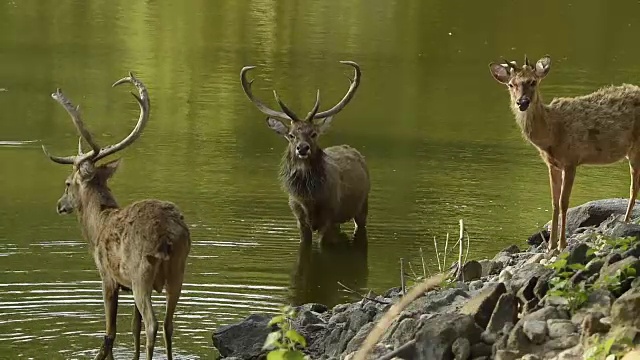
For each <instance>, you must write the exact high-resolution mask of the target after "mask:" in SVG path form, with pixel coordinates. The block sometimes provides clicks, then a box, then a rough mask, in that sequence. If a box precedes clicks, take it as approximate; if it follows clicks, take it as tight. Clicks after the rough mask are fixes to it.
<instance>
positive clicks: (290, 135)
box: [287, 133, 295, 140]
mask: <svg viewBox="0 0 640 360" xmlns="http://www.w3.org/2000/svg"><path fill="white" fill-rule="evenodd" d="M287 137H288V138H289V139H291V140H293V139H294V138H295V135H293V134H292V133H288V134H287Z"/></svg>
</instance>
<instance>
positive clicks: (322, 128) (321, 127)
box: [314, 116, 333, 134]
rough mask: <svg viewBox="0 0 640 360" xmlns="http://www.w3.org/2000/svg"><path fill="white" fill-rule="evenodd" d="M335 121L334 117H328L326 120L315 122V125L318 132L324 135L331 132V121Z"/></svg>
mask: <svg viewBox="0 0 640 360" xmlns="http://www.w3.org/2000/svg"><path fill="white" fill-rule="evenodd" d="M332 120H333V116H327V117H326V118H322V119H320V120H317V121H315V122H314V125H315V126H316V127H317V128H318V132H319V133H320V134H324V133H325V132H327V130H329V126H330V125H331V121H332Z"/></svg>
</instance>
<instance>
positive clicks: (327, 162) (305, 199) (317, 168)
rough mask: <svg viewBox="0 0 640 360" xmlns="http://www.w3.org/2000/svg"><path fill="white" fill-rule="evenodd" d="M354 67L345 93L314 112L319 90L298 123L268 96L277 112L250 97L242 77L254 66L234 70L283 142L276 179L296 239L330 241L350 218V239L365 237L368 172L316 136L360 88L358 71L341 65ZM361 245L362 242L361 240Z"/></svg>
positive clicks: (353, 156)
mask: <svg viewBox="0 0 640 360" xmlns="http://www.w3.org/2000/svg"><path fill="white" fill-rule="evenodd" d="M341 63H343V64H347V65H350V66H352V67H353V68H354V71H355V75H354V78H353V80H351V79H350V83H351V85H350V87H349V90H348V91H347V94H346V95H345V96H344V97H343V98H342V100H340V102H338V104H336V105H335V106H334V107H332V108H331V109H329V110H326V111H321V112H318V110H319V108H320V90H318V92H317V95H316V102H315V105H314V106H313V109H312V110H311V112H309V114H308V115H307V116H306V117H305V118H304V119H301V118H300V117H298V116H297V115H296V114H295V113H294V112H293V111H291V110H290V109H289V108H288V107H287V106H286V105H285V104H284V103H283V102H282V101H281V100H280V98H279V97H278V94H277V92H276V91H275V90H274V91H273V94H274V96H275V99H276V101H277V102H278V104H279V106H280V108H281V109H282V111H276V110H272V109H270V108H269V107H267V106H266V105H265V104H263V103H262V102H260V101H259V100H258V99H256V98H254V96H253V94H252V92H251V83H252V82H253V80H251V81H248V80H247V78H246V74H247V72H248V71H249V70H251V69H254V68H255V66H245V67H244V68H242V70H241V71H240V81H241V83H242V88H243V89H244V92H245V94H246V95H247V97H248V98H249V100H251V102H252V103H253V104H254V105H255V106H256V107H257V108H258V109H259V110H260V111H261V112H263V113H264V114H266V115H267V119H266V120H267V125H268V126H269V128H271V129H272V130H273V131H275V132H276V134H278V135H281V136H283V137H284V138H285V139H286V140H287V141H288V143H289V144H288V147H287V149H286V151H285V153H284V155H283V158H282V163H281V166H280V180H281V183H282V186H283V188H284V190H285V191H286V192H287V193H288V194H289V206H290V208H291V211H292V212H293V214H294V215H295V217H296V219H297V221H298V229H299V230H300V241H301V242H307V243H308V242H310V241H311V240H312V232H313V231H318V232H319V233H320V242H321V243H327V242H335V241H337V239H338V238H339V236H338V235H339V231H340V224H341V223H344V222H347V221H349V220H351V219H353V220H354V222H355V225H356V229H355V232H354V241H355V240H360V239H366V236H362V234H364V231H365V230H366V228H365V227H366V223H367V212H368V199H369V189H370V181H369V170H368V168H367V164H366V162H365V159H364V156H362V154H360V152H358V150H356V149H354V148H352V147H351V146H349V145H338V146H331V147H327V148H324V149H323V148H322V147H321V146H320V145H319V144H318V138H319V136H320V134H323V133H325V132H326V131H327V130H328V129H329V125H330V124H331V120H332V118H333V116H334V115H336V114H337V113H338V112H340V111H341V110H342V109H344V107H345V106H346V105H347V104H348V103H349V101H350V100H351V98H353V95H354V94H355V92H356V90H357V89H358V85H359V84H360V67H359V66H358V64H356V63H355V62H352V61H341ZM364 241H366V240H364Z"/></svg>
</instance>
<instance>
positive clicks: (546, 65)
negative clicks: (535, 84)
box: [536, 55, 551, 79]
mask: <svg viewBox="0 0 640 360" xmlns="http://www.w3.org/2000/svg"><path fill="white" fill-rule="evenodd" d="M549 70H551V57H550V56H549V55H547V56H543V57H542V59H540V60H538V62H537V63H536V76H537V77H539V78H541V79H542V78H543V77H545V76H547V74H548V73H549Z"/></svg>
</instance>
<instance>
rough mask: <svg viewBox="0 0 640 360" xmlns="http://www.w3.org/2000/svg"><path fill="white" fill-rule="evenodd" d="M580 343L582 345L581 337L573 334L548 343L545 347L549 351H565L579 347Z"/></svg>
mask: <svg viewBox="0 0 640 360" xmlns="http://www.w3.org/2000/svg"><path fill="white" fill-rule="evenodd" d="M578 343H580V336H579V335H578V334H571V335H567V336H563V337H560V338H555V339H551V340H549V341H547V343H546V344H545V345H544V346H545V348H546V349H548V350H565V349H568V348H571V347H574V346H576V345H578Z"/></svg>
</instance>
